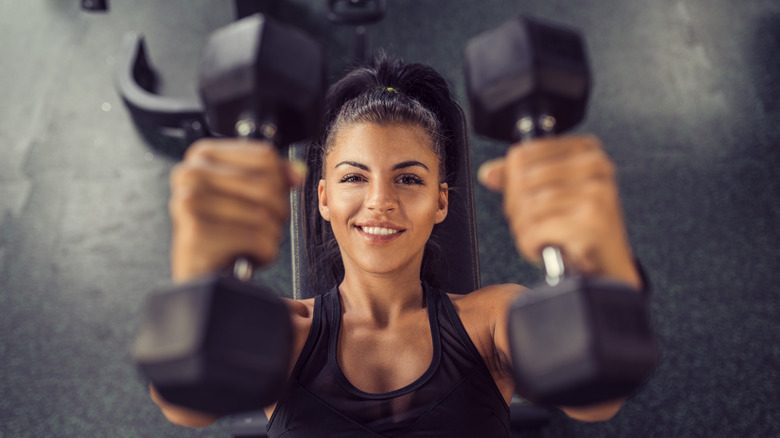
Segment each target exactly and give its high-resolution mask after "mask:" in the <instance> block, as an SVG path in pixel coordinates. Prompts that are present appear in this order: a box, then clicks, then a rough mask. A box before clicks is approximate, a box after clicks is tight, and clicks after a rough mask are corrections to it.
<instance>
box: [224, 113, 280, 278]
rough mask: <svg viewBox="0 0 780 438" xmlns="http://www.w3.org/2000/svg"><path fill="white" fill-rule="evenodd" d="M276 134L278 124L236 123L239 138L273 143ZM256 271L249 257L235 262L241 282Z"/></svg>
mask: <svg viewBox="0 0 780 438" xmlns="http://www.w3.org/2000/svg"><path fill="white" fill-rule="evenodd" d="M276 132H277V128H276V124H275V123H273V122H272V121H267V122H265V123H262V124H260V126H257V123H256V122H255V119H254V118H253V117H243V118H241V120H239V121H238V122H236V135H237V136H238V137H239V138H256V139H260V140H266V141H270V142H271V143H273V142H274V139H275V138H276ZM254 270H255V265H254V263H252V260H250V259H249V257H246V256H239V257H237V258H236V260H235V261H234V262H233V276H234V277H235V278H237V279H239V280H241V281H249V280H250V279H251V278H252V273H253V272H254Z"/></svg>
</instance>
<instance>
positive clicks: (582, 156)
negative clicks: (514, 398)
mask: <svg viewBox="0 0 780 438" xmlns="http://www.w3.org/2000/svg"><path fill="white" fill-rule="evenodd" d="M479 179H480V181H481V182H482V183H483V184H484V185H485V186H486V187H488V188H490V189H492V190H495V191H499V192H502V193H503V195H504V196H503V201H504V214H505V216H506V218H507V220H508V222H509V226H510V230H511V232H512V235H513V237H514V239H515V244H516V247H517V249H518V251H519V252H520V254H521V255H522V256H523V257H524V258H525V259H526V260H529V261H531V262H532V263H537V264H538V263H540V254H541V250H542V248H544V247H546V246H551V245H552V246H557V247H558V248H560V249H561V250H562V253H563V254H564V256H565V257H566V261H567V263H568V264H569V266H573V267H574V269H575V270H576V271H578V272H581V273H583V274H591V275H601V276H607V277H611V278H614V279H617V280H622V281H623V282H625V283H628V284H629V285H631V286H634V287H636V288H640V286H641V278H640V275H639V273H638V271H637V269H636V267H635V264H634V257H633V254H632V251H631V248H630V246H629V243H628V238H627V232H626V229H625V225H624V222H623V214H622V210H621V207H620V199H619V196H618V188H617V183H616V180H615V170H614V165H613V163H612V162H611V161H610V159H609V158H608V157H607V155H606V153H605V152H604V150H603V148H602V145H601V143H600V142H599V140H598V139H596V138H595V137H592V136H567V137H555V138H544V139H538V140H534V141H531V142H528V143H523V144H522V145H520V144H518V145H514V146H512V147H511V148H510V150H509V151H508V153H507V155H506V156H505V157H504V158H501V159H498V160H494V161H492V162H489V163H486V164H485V165H483V167H482V168H481V169H480V172H479ZM502 305H503V306H505V307H504V308H503V311H501V312H498V313H497V314H496V318H497V319H496V327H498V328H500V329H497V330H496V332H495V337H494V341H495V348H496V352H497V353H496V355H497V357H499V358H501V359H502V360H503V361H504V363H503V364H502V366H503V367H506V369H507V370H509V369H511V354H510V353H509V340H508V335H507V333H506V327H507V316H508V312H507V310H508V308H509V305H511V302H504V303H503V304H502ZM622 404H623V400H622V399H621V400H614V401H609V402H605V403H600V404H597V405H593V406H585V407H562V408H561V409H562V410H563V411H564V412H566V413H567V414H568V415H569V416H570V417H572V418H575V419H578V420H582V421H604V420H607V419H609V418H611V417H612V416H614V415H615V414H616V413H617V412H618V410H619V409H620V407H621V405H622Z"/></svg>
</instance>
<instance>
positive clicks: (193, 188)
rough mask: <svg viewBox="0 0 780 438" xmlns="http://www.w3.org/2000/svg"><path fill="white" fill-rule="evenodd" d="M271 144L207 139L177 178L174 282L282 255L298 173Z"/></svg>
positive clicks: (194, 150) (173, 210)
mask: <svg viewBox="0 0 780 438" xmlns="http://www.w3.org/2000/svg"><path fill="white" fill-rule="evenodd" d="M295 167H296V166H293V165H291V163H290V162H289V161H287V160H284V159H282V158H281V157H280V156H279V153H278V152H277V150H276V148H275V147H273V146H272V145H271V144H269V143H267V142H261V141H255V140H245V139H204V140H200V141H198V142H196V143H195V144H193V145H192V146H190V148H189V149H188V151H187V153H186V155H185V157H184V160H183V161H182V162H181V163H179V164H177V165H176V166H175V167H174V169H173V171H172V172H171V178H170V185H171V198H170V203H169V210H170V215H171V222H172V225H173V242H172V245H171V273H172V277H173V280H174V282H176V283H181V282H186V281H188V280H191V279H193V278H195V277H198V276H201V275H205V274H208V273H211V272H215V271H217V270H219V269H223V268H227V267H230V266H231V264H232V263H233V262H234V261H235V259H236V258H238V257H240V256H245V257H248V258H249V259H250V260H252V261H253V262H254V263H255V264H257V265H260V266H262V265H264V264H267V263H269V262H271V261H272V260H273V259H274V258H275V257H276V254H277V250H278V247H279V240H280V238H281V236H282V226H284V223H285V222H286V221H287V219H288V217H289V214H290V211H289V210H290V207H289V201H288V199H289V190H290V188H291V187H294V186H299V185H301V184H302V183H303V179H304V177H303V175H302V173H303V172H301V170H300V169H298V170H295V169H294V168H295Z"/></svg>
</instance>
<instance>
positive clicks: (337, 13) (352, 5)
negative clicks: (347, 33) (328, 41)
mask: <svg viewBox="0 0 780 438" xmlns="http://www.w3.org/2000/svg"><path fill="white" fill-rule="evenodd" d="M385 11H387V0H328V8H327V12H326V15H327V17H328V21H330V22H331V23H335V24H350V25H355V26H356V27H355V37H354V41H355V43H354V44H355V46H354V47H355V48H354V55H353V62H354V64H355V65H364V64H365V63H366V62H367V61H368V60H369V59H370V58H371V49H370V48H369V43H368V32H367V31H366V25H368V24H372V23H376V22H379V21H380V20H382V18H384V16H385Z"/></svg>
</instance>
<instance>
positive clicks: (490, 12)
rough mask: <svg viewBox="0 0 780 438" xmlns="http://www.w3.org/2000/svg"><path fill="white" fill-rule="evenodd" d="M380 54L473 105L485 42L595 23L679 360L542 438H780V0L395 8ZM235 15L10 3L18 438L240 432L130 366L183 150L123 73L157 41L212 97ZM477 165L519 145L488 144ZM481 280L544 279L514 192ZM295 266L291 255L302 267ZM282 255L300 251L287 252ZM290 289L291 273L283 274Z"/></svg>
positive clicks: (616, 152) (8, 176)
mask: <svg viewBox="0 0 780 438" xmlns="http://www.w3.org/2000/svg"><path fill="white" fill-rule="evenodd" d="M389 3H390V5H389V10H388V14H387V17H386V18H385V20H384V21H383V22H381V23H379V24H377V25H374V26H372V27H371V28H370V36H371V40H372V42H373V44H374V46H375V47H380V46H381V47H384V48H386V49H387V50H388V52H390V53H392V54H396V55H400V56H403V57H405V58H407V59H409V60H417V61H423V62H426V63H429V64H431V65H433V66H434V67H436V68H438V69H439V70H440V71H442V72H443V73H444V74H445V76H447V77H448V78H449V79H450V80H451V82H452V84H453V85H454V87H455V90H456V93H457V94H458V96H459V97H460V98H461V102H463V103H465V100H463V98H464V96H465V93H464V92H463V85H462V84H463V81H462V78H461V71H462V67H461V65H462V63H461V50H462V46H463V44H464V43H465V42H466V41H467V40H468V38H470V37H471V36H473V35H475V34H477V33H479V32H480V31H482V30H484V29H488V28H490V27H493V26H495V25H498V24H499V23H501V22H502V21H504V20H506V19H508V18H509V17H512V16H515V15H517V14H520V13H528V14H531V15H534V16H537V17H540V18H545V19H548V20H554V21H558V22H562V23H565V24H570V25H573V26H576V27H579V28H581V29H582V30H583V31H584V32H585V34H586V36H587V38H588V46H589V51H590V57H591V62H592V67H593V71H594V76H595V83H596V85H595V88H594V92H593V96H592V100H591V103H590V107H589V114H588V118H587V120H586V122H585V123H584V124H583V125H582V126H581V127H580V128H579V130H580V131H584V132H593V133H596V134H597V135H599V136H600V137H601V139H602V140H603V141H604V143H605V145H606V148H607V150H608V152H609V153H610V154H611V155H612V157H613V158H614V159H615V162H616V164H617V167H618V172H619V178H620V184H621V192H622V195H623V201H624V209H625V213H626V216H627V218H628V221H629V233H630V235H631V238H632V242H633V245H634V247H635V249H636V252H637V254H638V255H639V257H640V259H641V260H642V262H643V263H644V265H645V267H646V268H647V271H648V273H649V274H650V276H651V279H652V281H653V283H654V294H655V295H654V296H653V310H654V312H655V319H656V323H657V327H658V331H659V333H660V335H661V337H662V339H663V346H664V351H665V356H664V361H663V363H662V365H661V367H660V368H659V370H658V372H657V373H656V375H655V376H654V377H653V379H652V380H651V381H650V382H649V383H648V385H647V387H646V388H644V390H643V391H642V392H640V393H639V394H637V395H636V397H634V398H633V399H632V400H631V401H630V402H629V403H628V405H627V406H626V407H625V409H624V410H623V411H622V412H621V414H620V415H619V416H618V417H616V418H615V419H614V420H612V421H610V422H607V423H604V424H597V425H584V424H580V423H576V422H574V421H571V420H568V419H565V418H563V417H562V416H556V417H555V418H554V419H553V422H552V423H551V424H550V425H549V426H547V427H546V428H544V429H542V430H541V431H537V432H533V433H530V434H529V435H528V436H544V437H563V436H575V435H576V436H581V437H607V436H642V437H695V436H710V437H732V436H780V414H779V413H778V412H780V396H779V395H778V394H779V393H778V389H777V388H780V372H779V371H778V369H780V347H779V346H778V343H777V339H778V336H780V295H779V294H780V291H778V286H777V284H780V274H778V267H780V263H778V262H779V261H780V260H779V259H780V257H778V254H779V252H778V245H779V244H780V232H778V225H779V224H780V221H778V218H779V217H780V202H778V199H780V187H779V184H778V182H779V181H778V171H777V169H778V166H780V151H778V146H780V104H778V102H780V85H778V84H779V83H780V61H779V60H780V57H778V56H777V55H778V53H780V4H778V3H777V2H774V1H771V0H763V1H762V0H748V1H743V2H738V3H737V2H728V1H725V0H660V1H655V2H647V1H639V0H601V1H596V0H592V1H586V2H577V5H576V6H574V5H573V2H566V1H563V0H551V1H545V2H522V3H521V2H513V1H510V0H488V1H483V2H473V1H466V0H447V1H444V0H441V1H434V0H427V1H413V0H394V1H391V2H389ZM324 4H325V2H324V1H321V2H307V1H303V0H297V1H290V2H286V6H285V7H284V8H283V11H282V12H283V15H284V18H285V19H286V20H288V21H291V22H293V23H294V24H297V25H300V26H302V27H304V28H306V29H307V30H308V31H309V32H310V33H312V34H313V35H315V36H317V37H318V38H320V39H321V40H322V41H323V43H324V44H325V45H326V46H327V48H328V54H329V62H330V73H331V77H332V78H335V77H337V76H338V75H339V74H340V73H341V72H343V71H344V68H345V65H346V60H347V58H348V57H349V53H350V43H351V39H350V35H351V34H350V31H349V29H347V28H342V27H336V26H334V25H331V24H329V23H328V22H327V20H325V18H324V16H323V10H324ZM232 17H233V11H232V8H231V7H230V2H228V1H218V0H198V1H194V0H193V1H190V0H187V1H185V0H177V1H166V2H155V1H152V0H133V1H121V0H113V1H111V10H110V12H109V13H108V14H88V13H85V12H82V11H80V10H79V6H78V1H76V0H72V1H67V0H56V1H55V0H37V1H24V2H19V1H18V2H12V1H6V2H2V3H0V394H2V397H0V437H40V436H67V437H70V436H73V437H77V436H79V437H80V436H126V437H148V436H209V437H211V436H213V437H227V436H230V432H229V430H228V429H229V425H228V423H227V422H221V423H219V424H217V425H215V426H212V427H209V428H206V429H204V430H201V431H196V430H185V429H180V428H177V427H174V426H171V425H169V424H167V422H166V421H165V420H164V419H163V418H162V417H161V416H160V415H159V413H158V412H157V410H156V409H155V407H154V406H153V405H152V404H151V402H149V401H148V398H147V396H146V394H145V389H144V387H143V385H142V384H141V383H140V380H139V379H138V378H137V376H136V374H135V371H134V369H133V366H132V362H131V360H130V354H129V351H130V345H131V343H132V337H133V333H134V330H135V327H136V325H137V323H138V319H139V307H140V304H141V302H142V300H143V297H144V295H145V294H146V293H147V292H148V291H150V290H152V289H153V288H155V287H157V286H160V285H163V284H165V282H166V281H167V276H168V259H167V257H168V256H167V251H168V239H169V237H170V226H169V224H168V220H167V212H166V203H167V196H168V188H167V174H168V171H169V169H170V167H171V166H172V165H173V163H174V162H175V160H174V159H171V158H168V157H166V156H164V155H163V154H160V153H159V152H158V151H157V150H156V149H155V148H154V147H152V146H150V145H148V144H147V143H146V142H145V141H144V140H143V138H142V137H141V136H140V135H139V133H138V132H137V131H136V129H135V127H134V125H133V124H132V122H131V120H130V118H129V115H128V113H127V110H126V109H125V107H124V106H123V104H122V102H121V99H120V98H119V96H118V95H117V93H116V91H115V89H114V84H113V75H114V70H115V64H116V54H117V50H118V46H119V41H120V40H121V38H122V35H123V34H124V33H125V32H128V31H140V32H142V33H144V34H145V35H146V36H147V42H148V45H149V52H150V57H151V59H152V62H153V63H154V65H155V66H156V67H157V68H159V71H160V72H161V74H162V77H163V81H162V84H161V93H162V94H165V95H170V96H190V97H193V96H195V88H194V87H195V82H194V78H195V66H196V65H197V60H198V55H199V51H200V48H201V47H202V44H203V41H204V40H205V38H206V36H207V35H208V33H209V32H210V31H211V30H213V29H215V28H217V27H219V26H221V25H224V24H226V23H228V22H229V21H231V20H232ZM472 147H473V156H474V161H475V162H476V163H479V162H481V161H484V160H485V159H487V158H490V157H494V156H497V155H499V154H501V153H502V151H503V150H504V149H505V146H504V145H501V144H498V143H495V142H489V141H485V140H483V139H479V138H474V140H473V144H472ZM476 193H477V203H478V205H479V208H478V213H477V214H478V221H479V239H480V257H481V266H482V280H483V283H484V284H491V283H497V282H506V281H515V282H521V283H525V284H533V283H534V282H536V281H537V279H538V276H537V274H536V272H535V271H534V270H533V269H532V268H531V267H529V266H527V265H526V264H523V263H522V262H521V261H520V260H519V259H518V258H517V256H516V254H515V252H514V248H513V247H512V245H511V243H509V242H510V240H509V238H508V233H507V230H506V226H505V223H504V221H503V219H502V216H501V213H500V200H499V199H498V198H497V197H496V196H495V195H492V194H489V193H487V192H485V191H484V190H482V189H481V188H477V192H476ZM283 258H284V257H283ZM283 258H282V259H283ZM266 275H267V277H268V279H269V280H268V281H269V282H271V283H273V284H274V285H275V286H276V287H277V288H279V289H282V290H284V289H285V288H288V285H289V269H288V265H287V261H286V260H280V262H279V263H278V265H277V266H276V267H274V269H272V270H271V271H270V272H269V273H268V274H266Z"/></svg>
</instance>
